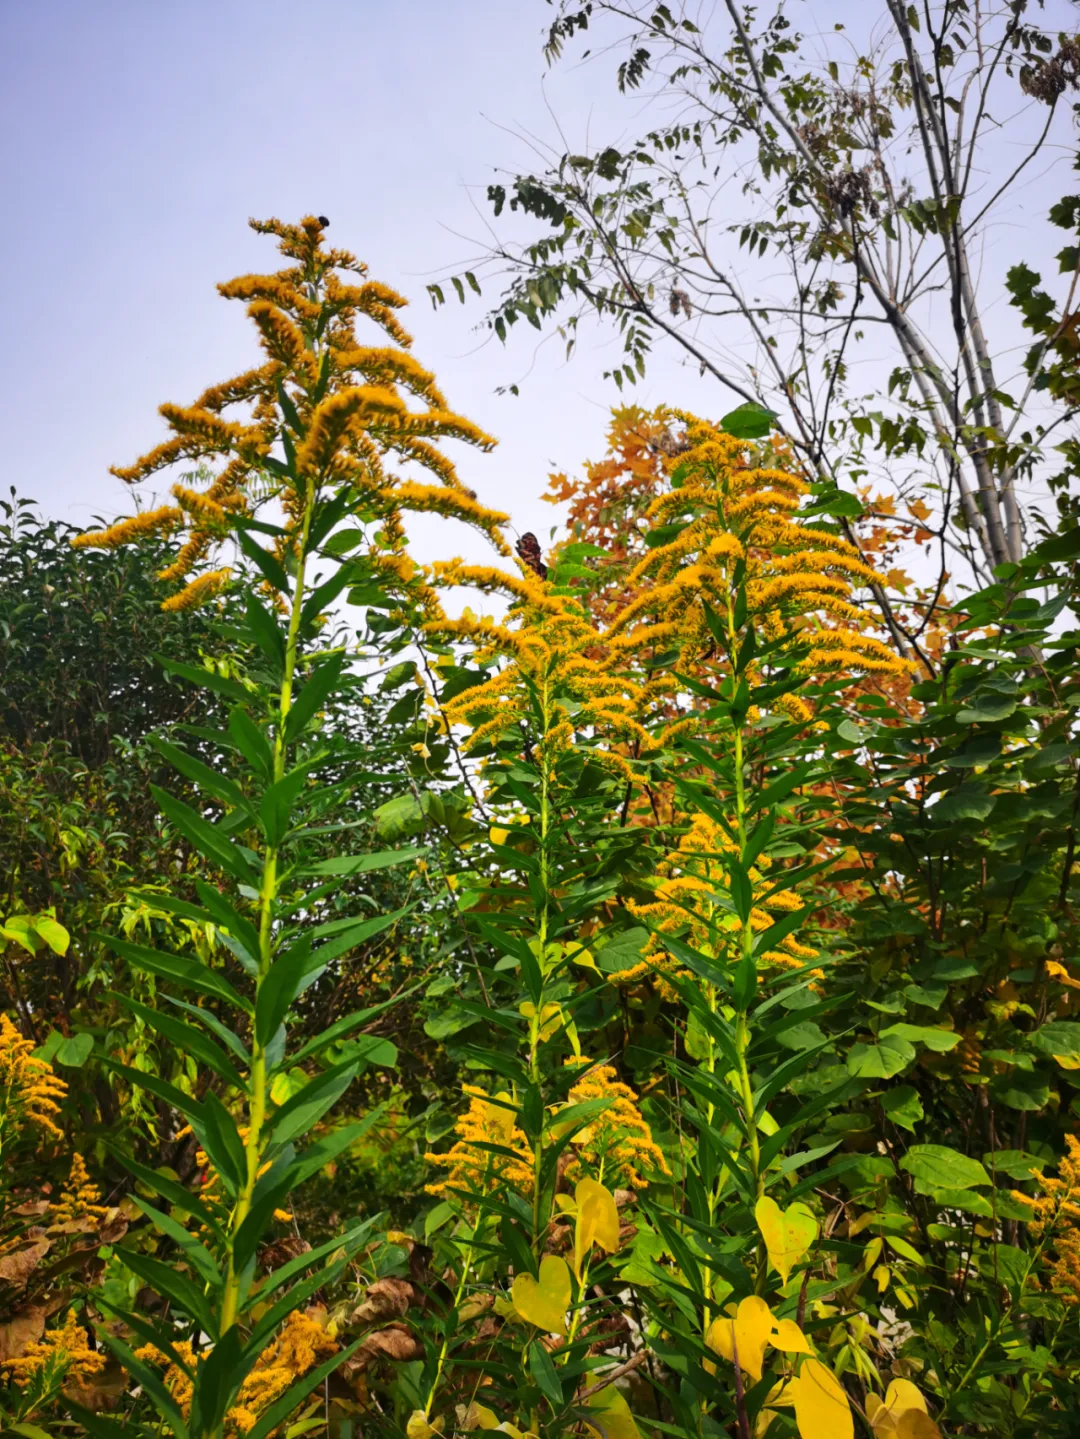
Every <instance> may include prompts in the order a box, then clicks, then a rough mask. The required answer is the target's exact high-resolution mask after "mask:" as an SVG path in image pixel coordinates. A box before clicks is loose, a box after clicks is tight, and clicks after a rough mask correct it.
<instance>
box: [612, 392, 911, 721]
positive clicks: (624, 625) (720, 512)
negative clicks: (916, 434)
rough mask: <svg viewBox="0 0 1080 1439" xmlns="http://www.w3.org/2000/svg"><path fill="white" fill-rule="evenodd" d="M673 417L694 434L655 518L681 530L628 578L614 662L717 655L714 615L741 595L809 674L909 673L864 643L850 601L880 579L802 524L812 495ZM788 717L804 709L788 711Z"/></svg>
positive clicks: (669, 462)
mask: <svg viewBox="0 0 1080 1439" xmlns="http://www.w3.org/2000/svg"><path fill="white" fill-rule="evenodd" d="M673 417H674V418H677V419H679V420H681V421H682V423H683V424H684V426H685V442H686V446H687V448H686V449H685V450H683V451H680V453H679V454H678V455H674V456H671V457H669V458H667V459H666V460H665V462H664V463H665V466H666V468H667V470H668V472H669V475H670V476H671V480H672V484H673V488H672V489H671V490H669V491H666V492H665V493H664V494H662V495H660V496H658V497H657V498H656V499H655V500H653V502H652V503H651V505H650V506H649V509H648V511H647V515H648V518H649V519H650V520H651V522H652V523H653V525H654V526H665V527H666V526H679V525H681V528H679V529H678V532H677V533H676V534H675V535H674V536H673V537H672V538H671V539H669V540H667V541H666V543H664V544H661V545H657V546H656V547H655V548H653V549H651V550H650V551H649V553H648V554H647V555H645V557H644V558H643V559H642V560H641V561H640V562H639V563H638V564H637V565H636V566H635V568H634V569H633V570H632V571H631V573H630V575H629V576H628V579H627V587H628V589H629V590H630V591H632V592H633V591H635V590H636V593H634V597H633V598H632V599H631V600H630V601H629V602H628V603H626V604H624V605H622V606H621V608H619V610H618V612H617V613H616V614H615V615H614V617H613V619H612V621H611V623H610V625H609V627H608V630H607V634H606V636H605V638H606V639H607V640H608V641H609V642H610V645H611V648H612V650H613V651H615V652H618V653H623V654H627V655H629V654H636V653H638V652H640V651H642V650H646V649H651V650H654V651H655V650H658V649H664V650H666V649H670V648H673V647H674V648H676V649H678V650H679V651H680V652H682V654H683V655H684V656H685V657H686V658H690V659H693V658H701V657H703V656H706V655H709V654H712V653H713V652H714V648H715V638H714V636H713V633H712V631H711V629H710V627H709V623H708V618H707V613H706V612H707V609H712V610H713V612H714V613H715V614H717V615H719V616H720V617H721V619H722V620H723V619H724V618H725V617H727V616H729V614H730V608H731V606H732V604H733V600H734V595H735V593H736V591H737V590H738V589H739V587H740V585H741V586H742V588H743V590H744V594H745V601H746V619H747V620H749V621H752V622H753V623H754V624H756V625H757V627H758V629H759V631H760V632H761V633H763V634H765V635H767V636H768V637H769V638H770V639H776V640H779V641H780V642H781V643H780V646H779V647H780V648H781V649H787V650H793V649H795V650H798V651H801V654H800V661H799V664H800V668H801V669H802V670H803V671H804V672H806V673H815V674H816V673H820V672H834V671H836V670H844V671H862V672H864V673H881V674H903V673H904V672H905V671H906V670H907V669H909V668H910V666H909V665H908V663H907V662H906V661H904V660H902V659H901V658H900V657H898V656H897V655H896V654H895V653H894V652H893V651H892V650H891V649H889V647H888V646H887V645H885V644H883V643H882V641H881V640H879V639H876V638H875V637H874V636H873V635H868V634H864V633H862V624H863V614H862V611H861V610H860V609H859V608H858V606H857V605H855V604H854V603H852V594H853V591H854V588H855V587H856V586H857V585H866V584H869V583H871V582H873V581H875V580H876V579H877V578H878V576H877V575H876V573H875V571H874V570H873V569H872V568H871V567H870V566H869V565H867V564H866V563H865V561H864V560H863V559H862V556H861V555H860V553H859V551H858V549H857V548H856V547H855V546H854V545H852V544H849V543H848V542H847V541H846V540H844V539H843V538H841V537H840V536H838V535H835V534H832V533H831V532H830V531H828V530H824V529H820V528H818V527H815V526H812V525H809V524H807V523H806V522H801V521H799V519H798V516H797V513H796V512H797V511H798V508H799V505H800V502H801V501H802V499H803V497H804V496H805V495H806V494H807V493H808V490H809V486H808V485H807V484H806V483H805V482H804V481H803V480H801V479H800V478H799V477H798V476H796V475H793V474H790V473H788V472H787V471H786V470H782V469H777V468H772V467H759V466H754V465H752V464H747V463H746V462H745V460H744V458H743V457H744V453H745V450H746V445H745V442H744V441H742V440H737V439H735V438H734V437H733V436H731V435H727V434H724V433H723V432H722V431H720V430H717V429H716V428H715V427H714V426H712V425H710V424H708V423H707V422H706V421H704V420H700V419H697V418H696V417H695V416H693V415H688V414H685V413H683V412H680V411H675V412H673ZM737 570H738V572H739V573H738V575H737V574H736V571H737ZM838 622H839V623H838ZM784 708H786V709H788V710H789V711H790V710H792V709H795V710H797V709H798V706H792V705H791V703H790V701H786V702H785V705H784ZM792 717H793V718H794V717H795V715H794V714H792Z"/></svg>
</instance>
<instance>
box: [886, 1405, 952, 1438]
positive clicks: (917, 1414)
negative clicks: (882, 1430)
mask: <svg viewBox="0 0 1080 1439" xmlns="http://www.w3.org/2000/svg"><path fill="white" fill-rule="evenodd" d="M896 1439H941V1430H940V1429H939V1428H938V1427H937V1425H936V1424H935V1423H934V1421H933V1420H932V1419H931V1418H930V1416H929V1414H924V1413H922V1411H921V1410H919V1409H909V1410H908V1411H907V1413H906V1414H901V1415H900V1419H899V1421H898V1422H897V1425H896Z"/></svg>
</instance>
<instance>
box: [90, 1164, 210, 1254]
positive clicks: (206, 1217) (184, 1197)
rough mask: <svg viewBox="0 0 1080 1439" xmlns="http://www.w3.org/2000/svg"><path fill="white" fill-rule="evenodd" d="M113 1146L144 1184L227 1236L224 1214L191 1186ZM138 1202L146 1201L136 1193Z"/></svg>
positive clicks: (125, 1165)
mask: <svg viewBox="0 0 1080 1439" xmlns="http://www.w3.org/2000/svg"><path fill="white" fill-rule="evenodd" d="M109 1149H110V1153H112V1155H113V1156H114V1158H116V1159H118V1160H119V1161H120V1163H121V1164H122V1165H123V1166H124V1168H125V1169H127V1170H128V1171H130V1173H131V1174H133V1175H134V1177H135V1178H136V1179H137V1180H138V1181H139V1182H140V1184H144V1185H145V1186H146V1187H147V1188H148V1189H152V1190H153V1191H154V1192H155V1193H156V1194H160V1195H161V1197H162V1199H166V1200H168V1202H169V1203H170V1204H171V1205H172V1206H173V1208H174V1209H178V1210H179V1211H180V1212H181V1214H190V1215H191V1216H192V1218H194V1219H197V1220H198V1222H199V1223H200V1224H201V1225H203V1226H204V1227H205V1228H207V1229H209V1230H210V1231H211V1233H212V1234H214V1235H216V1237H217V1238H218V1239H222V1238H223V1237H224V1235H223V1231H222V1228H221V1223H222V1219H223V1217H224V1216H223V1215H222V1214H221V1213H220V1212H214V1211H212V1210H211V1208H210V1207H209V1205H208V1204H207V1202H206V1201H205V1200H203V1199H201V1198H200V1197H198V1196H197V1195H195V1194H194V1193H192V1191H191V1190H190V1189H187V1188H185V1186H184V1185H182V1184H180V1183H178V1182H177V1181H176V1180H175V1179H170V1178H169V1176H168V1175H166V1174H160V1173H158V1171H157V1170H156V1169H148V1168H147V1166H146V1165H145V1164H139V1163H138V1161H137V1160H135V1159H132V1158H131V1156H130V1155H127V1154H124V1152H123V1151H122V1150H120V1149H119V1148H117V1147H116V1146H114V1145H110V1146H109ZM135 1202H136V1204H140V1205H141V1204H142V1203H143V1202H144V1201H142V1200H140V1199H139V1197H138V1196H136V1197H135ZM215 1210H216V1206H215Z"/></svg>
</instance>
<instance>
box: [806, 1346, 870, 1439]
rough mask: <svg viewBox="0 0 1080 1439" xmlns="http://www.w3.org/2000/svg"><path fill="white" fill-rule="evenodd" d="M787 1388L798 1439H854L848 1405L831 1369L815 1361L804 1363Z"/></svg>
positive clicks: (842, 1387) (853, 1422)
mask: <svg viewBox="0 0 1080 1439" xmlns="http://www.w3.org/2000/svg"><path fill="white" fill-rule="evenodd" d="M791 1387H792V1390H793V1394H794V1399H795V1422H796V1424H797V1425H798V1426H799V1434H800V1436H801V1439H854V1435H855V1421H854V1419H853V1418H852V1414H851V1404H850V1402H849V1401H848V1397H847V1394H846V1393H845V1391H844V1386H843V1385H842V1384H841V1383H840V1381H839V1379H837V1377H836V1375H835V1374H834V1373H833V1372H832V1370H831V1369H826V1367H825V1365H824V1364H821V1363H819V1362H818V1360H816V1359H804V1360H803V1364H802V1368H801V1369H800V1370H799V1374H798V1378H796V1379H795V1380H794V1382H793V1383H792V1386H791Z"/></svg>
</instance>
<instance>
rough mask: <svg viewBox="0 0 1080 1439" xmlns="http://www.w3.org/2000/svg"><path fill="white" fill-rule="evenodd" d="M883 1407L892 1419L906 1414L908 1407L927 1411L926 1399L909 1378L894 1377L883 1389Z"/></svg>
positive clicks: (922, 1411)
mask: <svg viewBox="0 0 1080 1439" xmlns="http://www.w3.org/2000/svg"><path fill="white" fill-rule="evenodd" d="M885 1408H886V1409H888V1411H889V1413H890V1414H892V1416H893V1418H894V1419H899V1417H900V1415H901V1414H906V1413H907V1411H908V1410H909V1409H917V1410H918V1411H919V1412H920V1413H921V1414H925V1413H927V1408H926V1400H925V1399H924V1398H923V1396H922V1394H921V1393H920V1392H919V1390H918V1389H917V1388H916V1387H915V1385H914V1384H912V1382H911V1380H910V1379H894V1380H893V1381H892V1383H891V1384H890V1385H889V1387H888V1389H886V1390H885Z"/></svg>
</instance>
